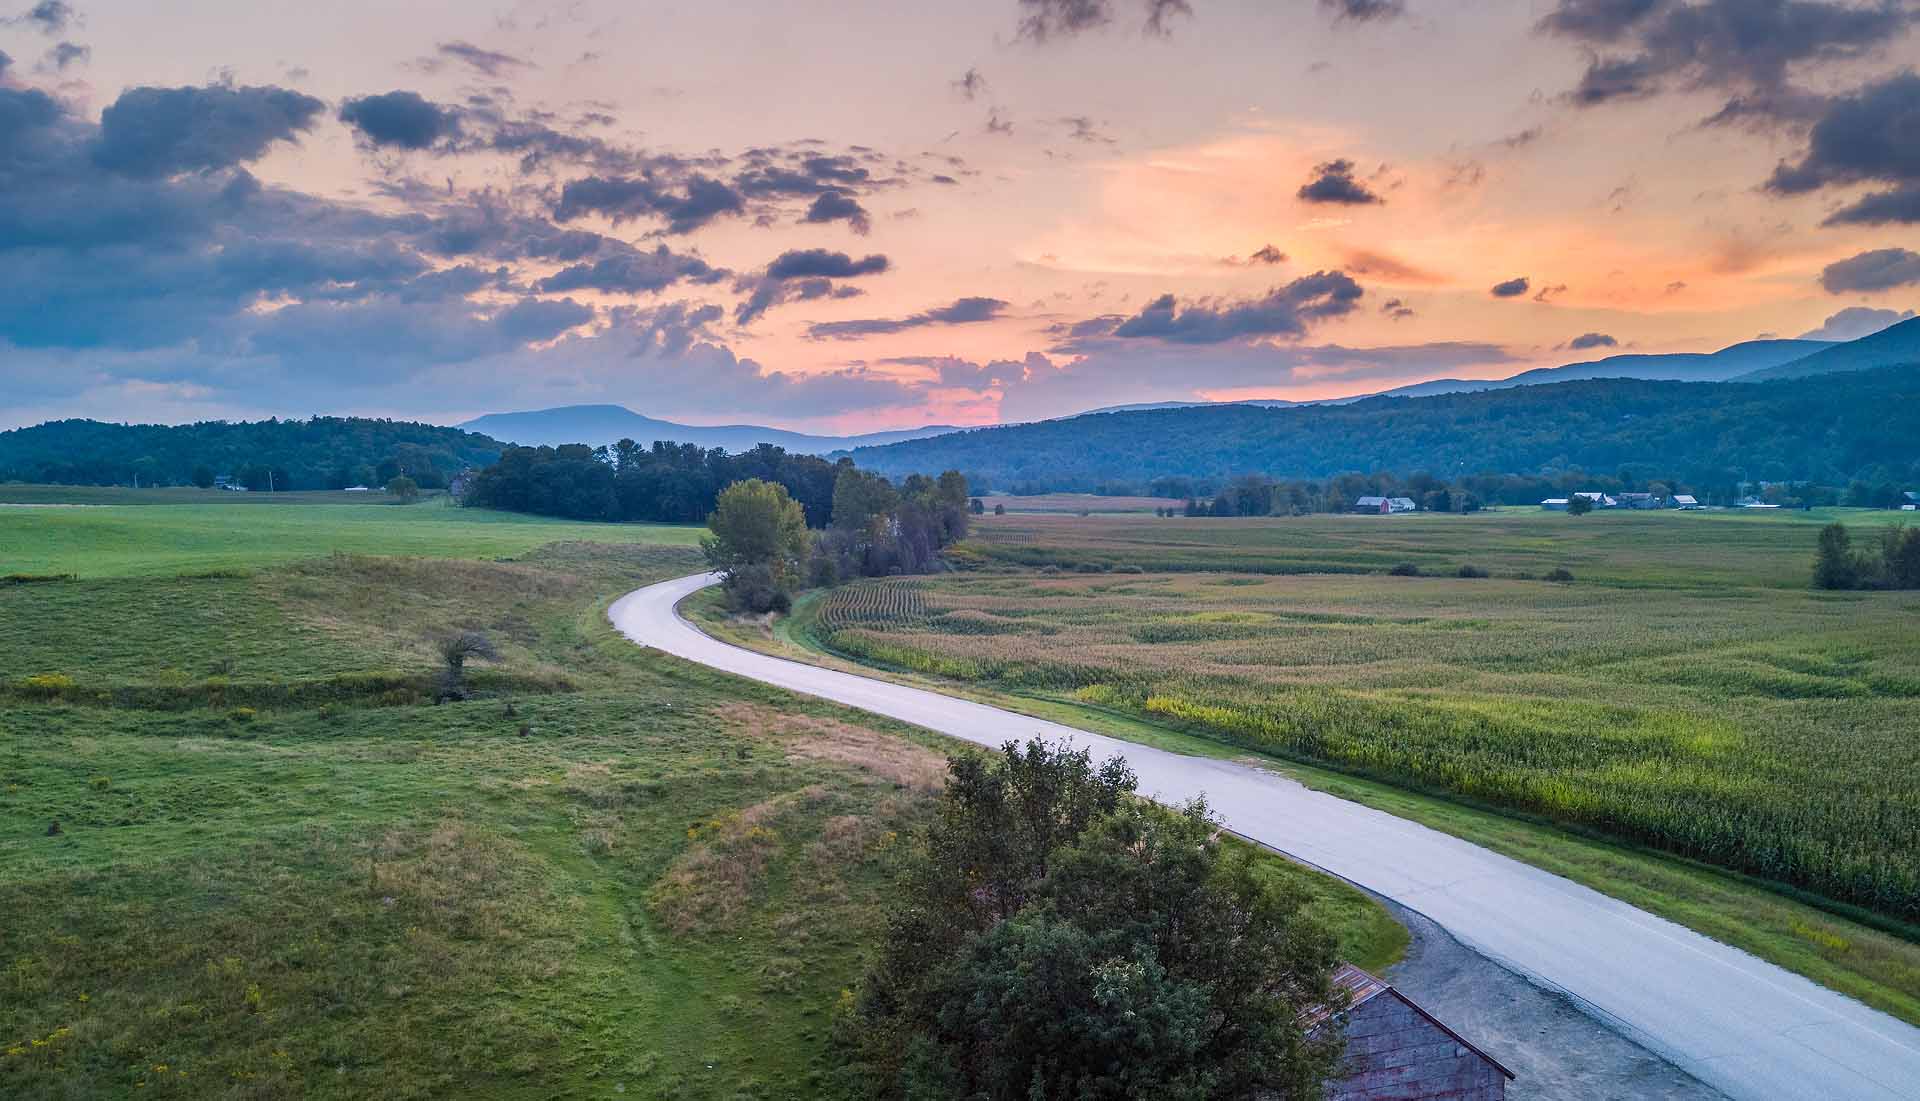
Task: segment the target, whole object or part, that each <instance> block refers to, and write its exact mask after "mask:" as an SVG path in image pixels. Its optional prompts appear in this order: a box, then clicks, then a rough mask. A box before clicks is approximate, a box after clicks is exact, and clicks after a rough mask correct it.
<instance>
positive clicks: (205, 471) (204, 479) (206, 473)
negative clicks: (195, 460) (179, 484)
mask: <svg viewBox="0 0 1920 1101" xmlns="http://www.w3.org/2000/svg"><path fill="white" fill-rule="evenodd" d="M193 484H194V485H197V486H199V487H200V488H201V489H212V488H213V468H212V467H210V466H208V465H207V464H205V463H201V464H200V465H199V466H196V467H194V468H193Z"/></svg>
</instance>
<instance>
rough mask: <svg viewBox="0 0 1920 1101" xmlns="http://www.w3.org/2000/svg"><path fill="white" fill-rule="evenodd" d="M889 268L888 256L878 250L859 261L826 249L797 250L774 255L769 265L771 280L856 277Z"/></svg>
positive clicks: (842, 253)
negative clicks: (882, 254)
mask: <svg viewBox="0 0 1920 1101" xmlns="http://www.w3.org/2000/svg"><path fill="white" fill-rule="evenodd" d="M886 270H887V258H886V257H885V256H881V255H880V254H878V253H875V254H873V255H870V256H864V257H861V258H860V259H858V260H856V259H854V258H853V257H851V256H848V255H847V254H846V253H844V252H832V251H829V250H827V249H823V248H809V249H793V250H790V251H788V252H783V253H781V254H780V255H778V256H776V257H774V258H773V262H772V263H771V264H768V265H767V271H766V275H767V278H769V279H805V278H825V279H852V278H855V277H856V276H861V275H879V274H880V273H882V272H884V271H886Z"/></svg>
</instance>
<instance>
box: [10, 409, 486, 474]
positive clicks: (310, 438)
mask: <svg viewBox="0 0 1920 1101" xmlns="http://www.w3.org/2000/svg"><path fill="white" fill-rule="evenodd" d="M501 447H502V445H501V443H500V442H499V441H498V440H494V439H491V438H489V437H486V436H482V435H478V434H476V433H473V432H463V431H461V430H459V429H457V428H444V427H441V426H439V425H432V424H417V423H413V422H409V421H394V420H379V419H372V418H367V417H314V418H312V419H310V420H304V421H302V420H277V419H269V420H264V421H251V422H246V421H241V422H228V421H202V422H200V423H198V424H182V425H161V424H107V423H104V422H102V421H93V420H64V421H49V422H47V423H45V424H40V425H35V426H33V427H31V428H18V429H14V430H12V431H10V432H0V481H20V482H40V483H46V484H53V485H125V486H134V485H137V486H188V485H197V486H201V487H203V488H205V487H209V486H212V485H213V484H214V480H215V478H216V477H219V476H223V475H224V476H226V477H229V478H231V479H233V481H234V483H235V484H238V485H242V486H244V487H246V488H248V489H254V490H266V489H277V490H288V489H295V490H310V489H344V488H346V487H347V486H356V485H365V486H382V485H386V484H387V483H389V482H391V481H393V480H394V479H395V478H399V477H403V476H404V477H406V478H408V479H410V480H412V482H413V483H414V484H415V485H416V486H418V487H420V488H422V489H439V488H442V487H444V486H446V484H447V483H448V481H449V480H450V479H451V478H452V477H453V476H454V475H455V474H458V473H459V472H460V471H462V470H464V469H466V468H468V467H471V466H480V465H484V464H487V463H491V462H493V461H494V460H496V459H498V458H499V457H500V450H501Z"/></svg>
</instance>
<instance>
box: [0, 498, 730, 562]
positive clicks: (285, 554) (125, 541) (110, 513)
mask: <svg viewBox="0 0 1920 1101" xmlns="http://www.w3.org/2000/svg"><path fill="white" fill-rule="evenodd" d="M9 489H12V490H14V492H12V493H7V492H5V491H6V490H9ZM141 492H146V493H152V494H153V495H154V496H155V497H156V498H158V500H159V503H164V504H167V506H168V507H157V505H142V504H126V503H112V504H105V503H93V502H92V501H88V500H86V498H88V497H90V496H99V497H100V498H102V499H103V500H108V501H113V502H124V501H125V500H126V499H127V498H128V496H129V495H134V496H137V495H138V494H136V493H135V491H131V490H118V491H108V492H107V493H102V494H88V493H85V492H80V493H75V492H73V491H64V490H63V491H61V492H58V493H35V494H29V493H24V492H20V491H19V487H4V486H0V575H5V574H48V573H72V574H75V575H78V576H80V577H82V578H94V577H132V576H140V577H151V576H163V575H169V574H180V573H208V572H218V571H235V570H249V569H255V568H258V567H262V566H272V565H279V564H283V563H287V562H294V561H298V560H300V559H303V558H311V557H314V556H316V555H326V554H333V553H336V552H337V553H342V554H374V555H386V556H423V557H431V558H497V557H507V556H513V555H518V554H524V553H526V552H528V551H531V550H533V549H535V548H537V547H541V546H544V545H546V544H548V543H556V542H564V541H566V540H593V541H596V542H602V543H652V544H666V545H672V546H685V547H693V546H697V545H698V542H699V529H696V528H691V527H681V526H672V525H664V524H651V525H649V524H620V525H606V524H576V523H568V522H565V521H558V520H547V519H544V518H540V517H529V516H520V515H514V514H509V513H502V512H490V511H487V510H484V509H465V508H456V507H453V506H452V505H451V504H450V503H449V502H448V501H447V500H446V499H445V498H439V497H435V498H427V499H423V500H421V501H419V502H417V503H414V504H410V505H403V504H399V503H397V502H391V501H386V500H384V499H382V498H384V495H379V496H378V497H377V498H376V499H375V500H372V501H362V500H356V499H355V498H360V497H362V496H363V495H361V494H342V493H324V494H322V493H314V494H284V495H276V494H255V493H219V492H216V491H211V490H208V491H200V490H153V491H141ZM189 495H191V496H189ZM26 497H39V498H41V499H40V500H37V501H33V502H31V503H27V502H22V501H19V500H18V499H20V498H26ZM274 497H286V498H291V499H290V500H283V501H275V500H273V498H274ZM48 498H53V499H48Z"/></svg>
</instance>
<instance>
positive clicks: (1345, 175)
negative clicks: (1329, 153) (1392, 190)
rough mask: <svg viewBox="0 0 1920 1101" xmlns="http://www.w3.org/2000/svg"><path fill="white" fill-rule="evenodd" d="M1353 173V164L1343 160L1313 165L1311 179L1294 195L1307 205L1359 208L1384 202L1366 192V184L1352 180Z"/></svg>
mask: <svg viewBox="0 0 1920 1101" xmlns="http://www.w3.org/2000/svg"><path fill="white" fill-rule="evenodd" d="M1353 173H1354V164H1353V162H1352V161H1350V160H1347V159H1345V158H1341V159H1340V160H1333V161H1327V162H1326V163H1324V164H1317V165H1314V166H1313V179H1311V180H1308V181H1307V182H1306V183H1304V184H1302V185H1301V187H1300V190H1299V191H1296V192H1294V194H1295V195H1296V196H1298V197H1299V198H1300V199H1302V200H1304V201H1306V202H1309V203H1339V204H1343V205H1347V206H1360V205H1365V204H1368V203H1384V202H1386V200H1385V199H1382V198H1381V197H1380V196H1378V195H1376V194H1374V193H1373V192H1372V191H1369V190H1367V185H1366V184H1364V183H1361V182H1360V181H1359V180H1356V179H1354V178H1353Z"/></svg>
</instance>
